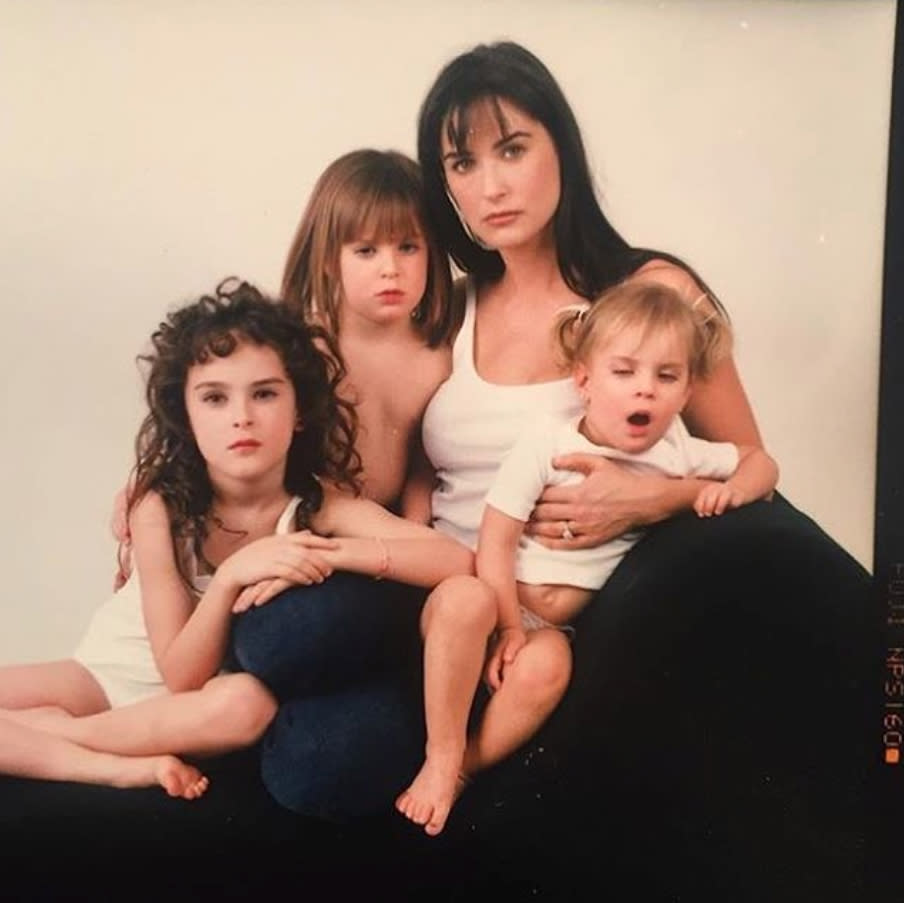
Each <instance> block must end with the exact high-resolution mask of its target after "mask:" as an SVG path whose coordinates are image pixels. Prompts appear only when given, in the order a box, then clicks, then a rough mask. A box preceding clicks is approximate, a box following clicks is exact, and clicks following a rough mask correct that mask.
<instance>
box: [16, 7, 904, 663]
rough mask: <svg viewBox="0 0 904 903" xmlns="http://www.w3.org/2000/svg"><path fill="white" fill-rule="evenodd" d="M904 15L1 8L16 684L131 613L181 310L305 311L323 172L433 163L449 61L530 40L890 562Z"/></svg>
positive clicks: (606, 190) (782, 456) (633, 235)
mask: <svg viewBox="0 0 904 903" xmlns="http://www.w3.org/2000/svg"><path fill="white" fill-rule="evenodd" d="M894 21H895V5H894V3H893V2H891V0H852V2H831V0H829V2H815V0H814V2H795V0H771V2H770V0H755V2H731V0H727V2H720V3H718V4H717V3H711V2H705V0H700V2H689V0H688V2H678V0H675V2H645V0H639V2H638V0H631V2H628V0H622V2H617V0H611V2H606V0H571V2H566V3H552V2H549V0H546V2H541V0H492V2H490V0H459V2H456V3H454V4H453V3H441V2H433V0H427V2H423V0H394V2H384V0H357V2H354V0H350V2H348V3H343V4H335V3H332V2H329V0H306V2H305V3H289V2H277V0H257V2H251V0H226V2H222V0H218V2H213V0H194V2H191V3H184V2H181V0H178V2H177V0H160V2H157V3H154V4H143V3H138V2H125V3H120V2H114V0H82V2H79V3H77V4H74V3H69V2H65V0H34V2H32V3H29V4H23V3H19V2H16V0H0V122H2V128H3V139H2V141H0V162H2V165H0V204H2V210H3V214H2V216H0V263H2V267H0V272H2V283H0V285H2V289H0V304H2V309H3V319H4V323H3V329H2V332H0V343H2V345H0V385H2V402H0V403H2V409H0V417H2V423H3V431H2V435H3V444H2V458H0V461H2V467H0V499H2V527H0V529H2V534H0V539H2V555H3V599H2V607H0V617H2V622H0V663H7V662H13V661H27V660H39V659H46V658H54V657H59V656H65V655H68V654H69V652H70V650H71V648H72V647H73V645H74V643H75V642H76V640H77V638H78V636H79V635H80V633H81V631H82V629H83V628H84V626H85V624H86V623H87V620H88V617H89V616H90V613H91V612H92V611H93V609H94V607H95V606H97V605H98V604H99V603H100V602H101V601H102V600H103V599H104V598H105V596H106V595H107V594H108V593H109V592H110V584H111V579H112V574H113V569H114V554H115V543H114V542H113V540H112V537H111V535H110V532H109V526H108V521H109V514H110V508H111V504H112V499H113V495H114V493H115V491H116V490H117V488H118V487H119V486H120V485H121V484H122V483H123V481H124V479H125V477H126V474H127V472H128V469H129V467H130V464H131V456H132V441H133V437H134V433H135V430H136V429H137V426H138V423H139V420H140V417H141V416H142V410H143V409H142V399H141V385H140V381H139V379H138V375H137V370H136V367H135V363H134V359H135V356H136V354H137V353H138V352H139V351H141V350H143V348H144V347H145V342H146V340H147V337H148V336H149V334H150V332H151V331H152V329H153V328H154V327H155V326H156V324H157V323H158V322H159V320H160V318H161V316H162V315H163V314H164V313H165V312H166V310H167V309H169V308H170V307H173V306H175V305H178V304H181V303H183V302H185V301H188V300H190V299H192V298H193V297H194V296H196V295H197V294H199V293H202V292H205V291H209V290H211V289H212V288H213V286H214V285H215V284H216V282H217V281H218V280H219V279H220V278H222V277H223V276H225V275H228V274H238V275H241V276H242V277H244V278H246V279H248V280H250V281H252V282H255V283H257V284H258V285H260V286H261V287H262V288H263V289H265V290H267V291H271V292H272V291H276V290H277V288H278V285H279V277H280V271H281V267H282V262H283V256H284V254H285V252H286V250H287V247H288V243H289V240H290V237H291V235H292V233H293V230H294V228H295V225H296V223H297V220H298V217H299V214H300V211H301V209H302V206H303V204H304V202H305V199H306V197H307V194H308V192H309V190H310V189H311V187H312V185H313V182H314V180H315V179H316V177H317V175H318V174H319V172H320V171H321V170H322V169H323V167H324V166H325V165H326V164H327V163H328V162H329V161H330V160H332V159H333V158H334V157H336V156H338V155H339V154H340V153H343V152H345V151H347V150H350V149H352V148H355V147H362V146H374V147H379V148H389V147H393V148H397V149H399V150H402V151H406V152H408V153H410V154H413V152H414V140H415V120H416V115H417V110H418V106H419V104H420V102H421V99H422V97H423V96H424V94H425V92H426V90H427V88H428V86H429V84H430V83H431V81H432V79H433V78H434V76H435V75H436V73H437V72H438V70H439V68H440V67H441V66H442V65H443V64H444V63H445V62H446V61H447V60H449V59H450V58H451V57H452V56H454V55H455V54H457V53H458V52H460V51H462V50H465V49H467V48H468V47H470V46H471V45H473V44H475V43H478V42H481V41H492V40H497V39H501V38H510V39H513V40H516V41H519V42H521V43H523V44H524V45H526V46H527V47H528V48H530V49H531V50H532V51H534V52H535V53H536V54H537V55H538V56H540V58H541V59H542V60H543V61H544V62H545V63H546V64H547V65H548V66H549V67H550V69H551V70H552V72H553V74H554V75H555V76H556V77H557V79H558V80H559V82H560V84H561V85H562V87H563V89H564V91H565V93H566V95H567V96H568V98H569V99H570V101H571V103H572V105H573V107H574V109H575V112H576V114H577V116H578V119H579V122H580V123H581V125H582V128H583V131H584V136H585V140H586V143H587V147H588V151H589V154H590V157H591V162H592V164H593V168H594V172H595V174H596V178H597V182H598V185H599V189H600V193H601V195H602V198H603V204H604V207H605V209H606V210H607V212H608V213H609V215H610V216H611V218H612V220H613V222H614V223H615V225H616V226H617V227H618V228H619V229H620V230H621V231H622V233H623V234H624V235H625V236H626V237H627V238H628V239H629V240H630V241H632V242H634V243H637V244H644V245H647V246H654V247H660V248H663V249H665V250H669V251H672V252H673V253H676V254H678V255H681V256H682V257H684V258H685V259H686V260H687V261H688V262H689V263H691V264H692V265H693V266H694V267H696V268H697V269H698V270H699V271H700V272H701V274H702V275H703V276H704V278H706V279H707V281H708V282H709V283H710V285H711V286H712V287H713V288H714V290H715V291H716V292H717V293H718V294H719V296H720V297H721V299H722V300H723V302H724V303H725V305H726V306H727V308H728V309H729V311H730V313H731V316H732V318H733V321H734V324H735V327H736V330H737V336H738V339H737V359H738V364H739V368H740V371H741V375H742V378H743V380H744V383H745V386H746V388H747V390H748V393H749V395H750V398H751V401H752V403H753V405H754V408H755V410H756V413H757V416H758V419H759V423H760V426H761V429H762V431H763V434H764V437H765V440H766V442H767V445H768V447H769V449H770V450H771V451H772V453H773V454H774V455H775V457H776V458H777V459H778V461H779V462H780V465H781V470H782V476H781V482H780V487H779V488H780V489H781V491H782V492H783V493H784V494H785V495H786V496H787V497H788V498H789V499H790V500H791V501H792V502H793V503H794V504H795V505H797V506H798V507H800V508H802V509H803V510H804V511H805V512H806V513H808V514H810V515H811V516H812V517H814V518H815V519H816V520H817V522H818V523H819V524H820V525H821V526H822V527H823V528H824V529H825V530H826V531H827V532H829V533H830V534H831V535H832V536H833V537H834V538H835V539H836V540H838V542H840V543H841V544H842V545H843V546H844V547H845V548H846V549H848V550H849V551H850V552H851V554H853V555H854V556H855V557H856V558H857V559H858V560H860V561H861V562H862V563H863V564H864V565H865V566H866V567H867V568H871V565H872V539H873V533H872V531H873V520H872V519H873V493H874V476H875V469H874V457H875V453H874V448H875V439H876V389H877V378H878V364H877V355H878V348H879V309H880V308H879V305H880V295H881V262H882V241H883V214H884V191H885V172H886V157H887V134H888V111H889V94H890V80H891V57H892V41H893V32H894ZM739 579H743V575H739Z"/></svg>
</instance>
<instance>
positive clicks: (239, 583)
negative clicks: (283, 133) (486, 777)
mask: <svg viewBox="0 0 904 903" xmlns="http://www.w3.org/2000/svg"><path fill="white" fill-rule="evenodd" d="M152 345H153V349H152V351H151V353H150V354H148V355H146V356H143V357H142V358H141V360H142V361H143V362H144V363H145V364H146V365H148V367H149V370H148V375H147V390H146V398H147V404H148V408H149V413H148V415H147V416H146V418H145V420H144V422H143V423H142V425H141V428H140V430H139V433H138V439H137V443H136V453H137V464H136V467H135V472H134V477H133V480H132V481H131V484H130V485H131V489H130V492H129V501H128V508H127V511H128V520H129V527H130V534H131V545H132V555H133V558H134V563H135V572H134V573H133V574H132V576H131V578H130V579H129V581H128V583H127V584H126V586H125V587H123V588H122V589H121V590H120V591H119V592H118V593H116V594H115V595H114V596H113V598H112V599H110V600H109V601H108V602H107V603H106V604H105V605H104V606H102V607H101V608H100V609H99V610H98V611H97V612H96V614H95V616H94V618H93V620H92V621H91V624H90V626H89V628H88V630H87V632H86V634H85V636H84V637H83V638H82V641H81V642H80V644H79V645H78V648H77V650H76V652H75V654H74V655H73V657H72V658H71V659H68V660H64V661H57V662H47V663H41V664H29V665H18V666H11V667H6V668H2V669H0V772H5V773H10V774H16V775H20V776H25V777H37V778H44V779H56V780H78V781H86V782H92V783H104V784H112V785H115V786H142V785H152V784H155V783H159V784H161V785H162V786H163V787H164V788H165V789H166V790H167V792H168V793H170V794H171V795H174V796H182V797H185V798H189V799H191V798H194V797H197V796H199V795H200V794H201V793H203V792H204V790H205V789H206V787H207V779H206V778H205V777H203V776H202V775H201V773H200V772H199V771H198V770H197V769H196V768H195V767H194V766H191V765H188V764H186V763H183V762H182V761H180V760H179V759H177V758H175V757H174V756H173V755H170V754H171V753H177V754H185V755H189V756H205V755H212V754H216V753H220V752H225V751H228V750H231V749H236V748H240V747H242V746H245V745H249V744H251V743H253V742H255V741H256V740H257V739H258V737H260V735H261V733H262V732H263V731H264V729H265V728H266V726H267V725H268V724H269V722H270V720H271V718H272V717H273V714H274V712H275V710H276V703H275V701H274V699H273V697H272V696H271V694H270V692H269V690H268V689H267V688H266V687H265V686H264V685H263V684H262V683H261V682H260V681H258V680H257V679H256V678H254V677H252V676H251V675H249V674H244V673H227V672H224V671H222V670H221V669H222V663H223V659H224V655H225V653H226V648H227V644H228V640H229V632H230V625H231V620H232V615H233V613H234V612H237V611H242V610H245V609H247V608H249V607H251V606H257V605H262V604H264V603H265V602H267V601H269V599H270V598H272V597H273V596H274V595H275V594H276V593H278V592H279V591H281V590H282V589H284V588H285V587H286V586H288V585H290V584H302V585H310V584H313V583H320V582H322V581H323V580H325V579H326V578H327V577H329V576H330V574H331V573H332V572H333V570H335V569H338V570H345V571H354V572H358V573H361V574H369V575H371V576H374V577H376V578H378V579H379V578H382V577H384V576H391V577H393V578H396V579H399V580H403V581H405V582H407V583H411V584H416V585H421V586H433V585H435V584H436V583H438V582H439V581H440V580H441V579H443V578H444V577H446V576H449V575H450V574H452V573H456V572H460V571H462V570H464V571H468V570H470V569H471V567H472V561H471V553H470V552H469V551H468V550H467V549H465V548H464V547H463V546H461V545H460V544H459V543H457V542H456V541H454V540H449V539H446V538H444V537H443V536H442V535H441V534H438V533H435V532H434V531H433V530H431V529H430V528H428V527H425V526H422V525H419V524H414V523H411V522H410V521H404V520H402V519H401V518H398V517H396V516H394V515H392V514H390V513H389V512H388V511H386V510H385V509H384V508H383V507H381V506H380V505H378V504H376V503H375V502H372V501H369V500H367V499H365V498H362V497H358V495H357V477H358V473H359V471H360V462H359V458H358V455H357V453H356V451H355V449H354V440H355V434H356V428H355V427H356V420H355V415H354V410H353V408H352V406H351V405H350V404H349V403H348V402H347V401H344V400H342V399H341V398H340V397H339V395H338V394H337V392H336V388H337V384H338V382H339V380H340V378H341V373H340V369H339V367H338V365H337V363H336V362H337V355H336V353H335V349H334V347H333V341H332V339H331V338H330V337H329V335H328V334H327V333H326V332H324V331H323V330H322V329H320V328H318V327H316V326H310V325H304V324H303V323H302V322H301V321H300V319H299V317H298V316H297V314H296V313H294V312H292V311H290V310H289V309H288V308H287V307H286V306H285V305H283V304H282V303H279V302H274V301H271V300H269V299H266V298H264V297H263V296H262V295H261V294H260V293H259V292H258V291H257V290H256V289H255V288H253V287H252V286H250V285H248V284H247V283H238V282H232V281H230V282H226V283H223V284H221V285H220V286H219V287H218V289H217V292H216V294H215V295H214V296H205V297H202V298H201V299H200V300H198V301H197V302H195V303H193V304H190V305H188V306H186V307H183V308H181V309H180V310H177V311H175V312H174V313H172V314H171V315H170V316H169V317H168V318H167V320H166V321H165V322H164V323H162V324H161V325H160V327H159V329H158V330H157V331H156V332H155V333H154V335H153V337H152ZM321 480H322V482H321ZM426 544H431V549H430V552H426V550H425V545H426Z"/></svg>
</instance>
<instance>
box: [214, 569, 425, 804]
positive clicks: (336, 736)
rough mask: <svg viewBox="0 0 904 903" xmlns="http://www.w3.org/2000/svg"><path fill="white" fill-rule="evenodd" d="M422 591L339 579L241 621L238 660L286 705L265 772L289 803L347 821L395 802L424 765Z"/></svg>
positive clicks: (268, 742)
mask: <svg viewBox="0 0 904 903" xmlns="http://www.w3.org/2000/svg"><path fill="white" fill-rule="evenodd" d="M423 598H424V595H423V592H422V591H419V590H413V589H412V588H411V587H406V586H401V585H399V584H396V583H393V582H391V581H375V580H373V579H371V578H369V577H363V576H361V575H359V574H350V573H345V572H340V573H336V574H334V575H333V576H331V577H330V578H329V579H328V580H326V581H325V582H324V583H322V584H319V585H315V586H310V587H296V588H293V589H290V590H287V591H286V592H284V593H282V594H281V595H279V596H277V597H276V598H274V599H273V600H272V601H270V602H269V603H267V604H266V605H264V606H261V607H260V608H256V609H252V610H251V611H248V612H246V613H245V614H243V615H240V616H239V617H238V618H236V620H235V623H234V625H233V631H232V650H231V653H232V655H231V658H232V661H231V664H232V665H233V666H234V667H237V668H239V669H241V670H243V671H247V672H249V673H250V674H253V675H255V676H256V677H258V678H259V679H260V680H262V681H263V682H264V683H265V684H266V685H267V686H268V687H269V688H270V689H271V691H272V692H273V693H274V695H275V696H276V697H277V699H278V700H279V703H280V706H279V710H278V712H277V715H276V718H275V719H274V721H273V723H272V724H271V725H270V728H269V729H268V731H267V733H266V735H265V736H264V738H263V741H262V745H261V772H262V776H263V780H264V783H265V785H266V786H267V788H268V790H269V791H270V793H271V794H272V796H273V797H274V798H275V799H276V800H277V802H279V803H280V804H281V805H283V806H285V807H287V808H289V809H292V810H294V811H296V812H301V813H304V814H307V815H318V816H321V817H325V818H331V819H337V820H339V819H343V818H347V817H351V816H357V815H367V814H371V813H373V812H377V811H380V810H381V809H388V808H389V807H390V806H391V805H392V801H393V798H394V796H395V794H397V793H399V792H401V790H403V789H404V788H405V787H406V786H407V782H408V781H410V780H411V778H412V777H413V776H414V774H415V772H416V770H417V767H418V765H419V764H420V761H421V759H422V757H423V749H424V726H423V714H422V709H423V703H422V694H421V685H420V669H419V662H420V656H421V651H420V645H421V644H420V638H419V637H420V635H419V631H418V619H419V615H420V609H421V605H422V603H423Z"/></svg>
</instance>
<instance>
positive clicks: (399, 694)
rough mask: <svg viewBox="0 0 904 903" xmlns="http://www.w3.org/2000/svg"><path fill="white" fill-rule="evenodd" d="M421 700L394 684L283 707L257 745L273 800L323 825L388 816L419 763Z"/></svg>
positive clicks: (312, 698) (370, 687) (312, 699)
mask: <svg viewBox="0 0 904 903" xmlns="http://www.w3.org/2000/svg"><path fill="white" fill-rule="evenodd" d="M424 743H425V730H424V724H423V712H422V705H421V702H420V699H419V698H418V697H417V694H415V693H413V692H412V688H411V687H407V686H404V685H403V684H402V683H400V682H398V681H395V680H393V681H383V682H374V683H372V684H370V685H368V686H364V687H356V688H353V689H349V690H347V691H344V692H341V693H336V694H331V695H329V696H320V697H310V698H307V699H297V700H293V701H292V702H289V703H287V704H285V705H282V706H281V707H280V709H279V712H278V713H277V716H276V718H275V719H274V721H273V724H272V725H271V727H270V729H269V730H268V731H267V733H266V735H265V737H264V740H263V743H262V745H261V776H262V778H263V781H264V784H265V786H266V787H267V789H268V790H269V792H270V794H271V795H272V796H273V798H274V799H275V800H276V801H277V802H278V803H279V804H280V805H282V806H284V807H286V808H287V809H291V810H293V811H295V812H299V813H301V814H304V815H313V816H317V817H320V818H326V819H329V820H336V821H342V820H345V819H347V818H355V817H359V816H366V815H373V814H376V813H378V812H387V811H389V809H390V807H391V805H392V801H393V800H394V799H395V797H396V796H397V795H398V793H400V792H401V791H402V790H403V789H404V787H405V786H406V783H407V782H408V781H410V780H411V775H412V774H414V773H415V771H416V770H417V766H418V765H419V763H420V761H421V760H422V758H423V750H424Z"/></svg>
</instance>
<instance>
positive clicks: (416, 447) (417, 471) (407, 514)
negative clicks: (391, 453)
mask: <svg viewBox="0 0 904 903" xmlns="http://www.w3.org/2000/svg"><path fill="white" fill-rule="evenodd" d="M416 432H417V435H416V436H415V437H414V439H413V440H412V442H411V450H410V451H409V453H408V475H407V477H406V479H405V486H404V488H403V489H402V504H401V513H402V517H404V518H407V519H408V520H412V521H415V522H416V523H419V524H429V523H430V521H431V519H432V505H431V497H432V495H433V484H434V482H435V481H436V475H435V473H434V471H433V466H432V465H431V464H430V461H429V459H428V458H427V453H426V452H425V451H424V446H423V444H422V443H421V439H420V430H417V431H416Z"/></svg>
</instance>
